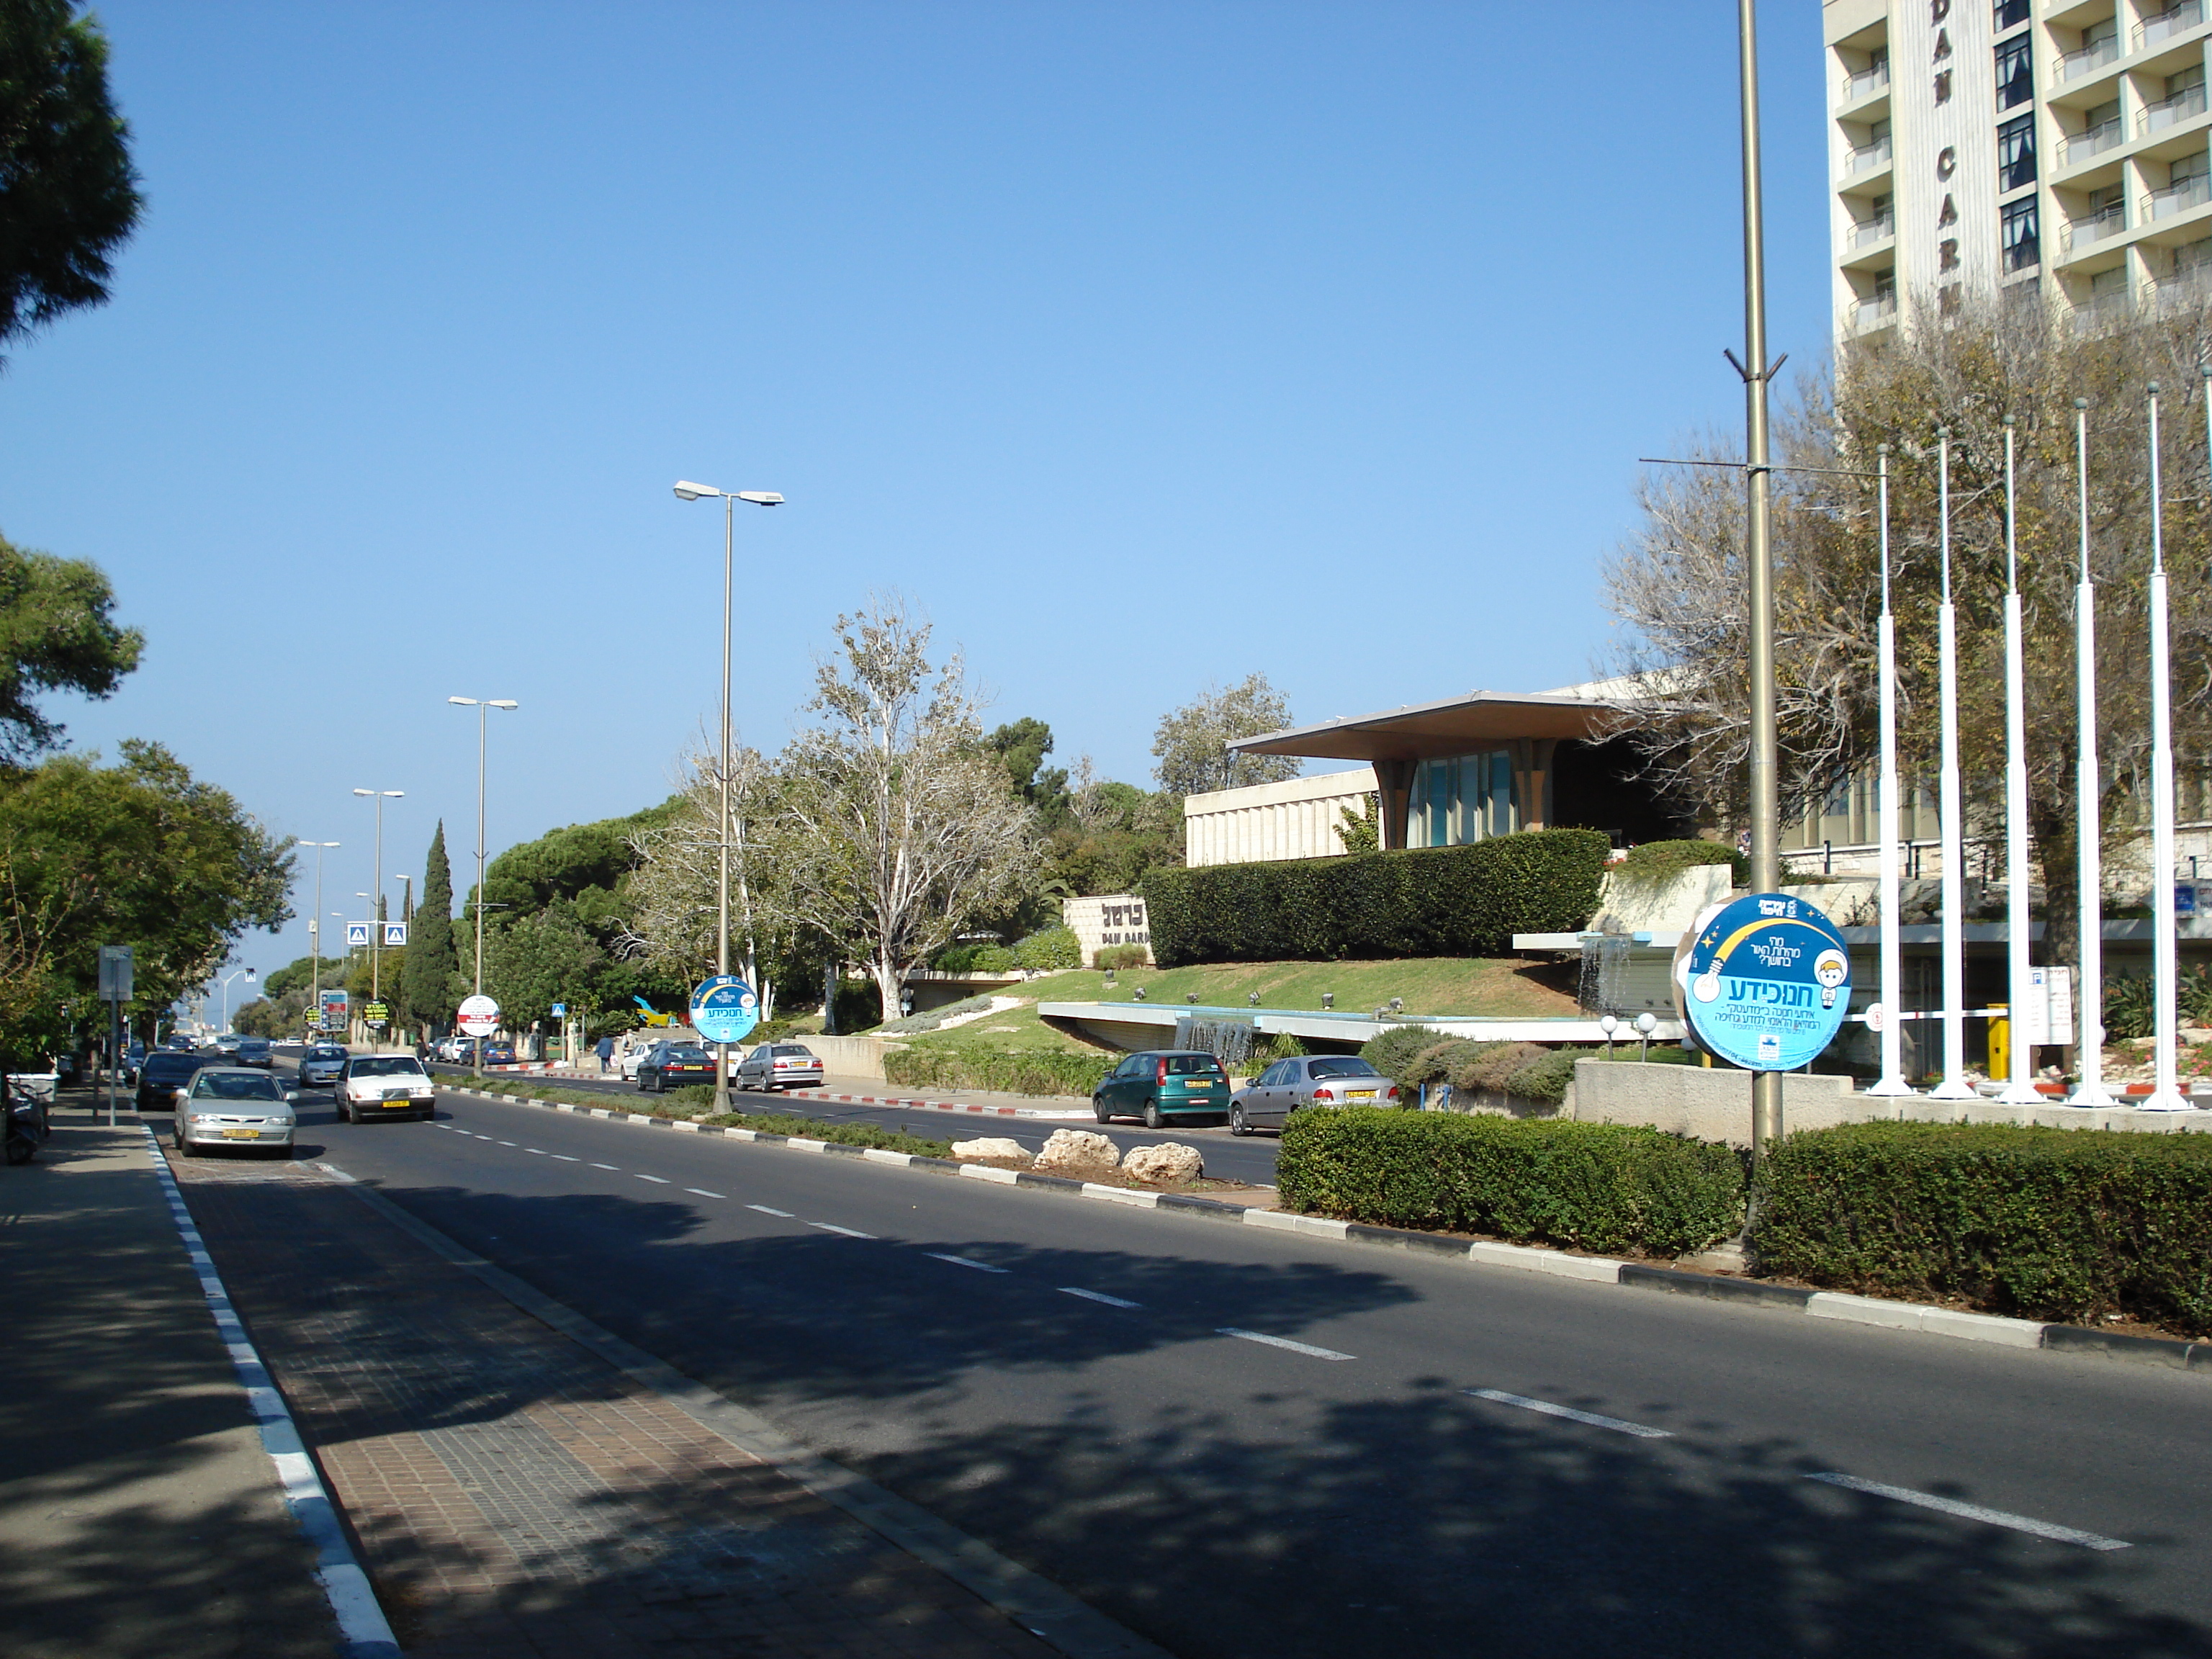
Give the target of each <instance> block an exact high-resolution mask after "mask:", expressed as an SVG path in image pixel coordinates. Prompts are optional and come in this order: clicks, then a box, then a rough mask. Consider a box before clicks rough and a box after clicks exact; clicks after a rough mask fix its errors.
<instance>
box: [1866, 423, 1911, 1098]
mask: <svg viewBox="0 0 2212 1659" xmlns="http://www.w3.org/2000/svg"><path fill="white" fill-rule="evenodd" d="M1875 453H1876V455H1877V456H1878V457H1879V465H1880V467H1881V472H1880V477H1881V483H1880V485H1879V487H1878V488H1879V490H1880V494H1881V635H1880V638H1881V802H1880V805H1879V811H1880V814H1881V817H1880V829H1879V833H1880V835H1881V1012H1882V1016H1883V1018H1882V1022H1881V1081H1880V1082H1879V1083H1876V1084H1875V1085H1874V1087H1872V1088H1871V1089H1869V1090H1868V1091H1867V1092H1868V1093H1869V1094H1870V1095H1909V1094H1911V1092H1912V1085H1911V1084H1909V1083H1907V1082H1906V1081H1905V1025H1904V1022H1903V1021H1902V1020H1901V1019H1899V1018H1898V1016H1899V1014H1900V1013H1902V1012H1904V1007H1903V1004H1904V1000H1905V969H1904V964H1903V963H1901V962H1900V961H1899V952H1898V937H1897V930H1898V902H1897V883H1898V874H1899V872H1898V857H1897V841H1898V832H1899V810H1898V809H1899V805H1900V803H1899V800H1898V793H1897V618H1896V617H1894V616H1893V615H1892V614H1891V613H1890V608H1889V446H1888V445H1887V444H1883V445H1881V447H1880V448H1879V449H1877V450H1876V452H1875Z"/></svg>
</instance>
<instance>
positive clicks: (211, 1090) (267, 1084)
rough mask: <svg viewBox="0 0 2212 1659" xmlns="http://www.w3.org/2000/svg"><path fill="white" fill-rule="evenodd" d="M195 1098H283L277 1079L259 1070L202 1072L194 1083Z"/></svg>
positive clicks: (193, 1093)
mask: <svg viewBox="0 0 2212 1659" xmlns="http://www.w3.org/2000/svg"><path fill="white" fill-rule="evenodd" d="M192 1098H193V1099H194V1100H282V1099H283V1098H284V1096H283V1092H282V1091H280V1090H278V1088H277V1087H276V1079H275V1078H273V1077H264V1076H262V1075H261V1073H258V1072H202V1073H200V1074H199V1076H198V1077H197V1079H194V1081H193V1083H192Z"/></svg>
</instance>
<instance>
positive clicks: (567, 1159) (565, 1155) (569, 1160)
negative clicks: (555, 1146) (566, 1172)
mask: <svg viewBox="0 0 2212 1659" xmlns="http://www.w3.org/2000/svg"><path fill="white" fill-rule="evenodd" d="M545 1156H546V1157H548V1158H559V1159H560V1160H561V1161H562V1163H563V1164H575V1163H579V1162H580V1161H581V1160H580V1159H577V1158H571V1157H569V1156H568V1153H566V1152H548V1153H546V1155H545Z"/></svg>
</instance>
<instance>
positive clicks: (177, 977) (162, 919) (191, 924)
mask: <svg viewBox="0 0 2212 1659" xmlns="http://www.w3.org/2000/svg"><path fill="white" fill-rule="evenodd" d="M99 758H100V757H98V756H97V755H58V756H55V757H52V759H49V760H47V761H46V762H44V763H41V764H40V765H39V766H37V767H34V768H32V769H28V770H27V771H21V772H15V773H12V774H0V845H5V846H8V847H9V848H12V849H13V852H14V855H15V878H16V882H17V884H18V899H19V902H21V903H23V904H26V905H28V906H31V907H33V908H35V907H36V906H37V905H38V904H39V903H40V902H41V901H42V900H43V899H44V898H45V897H46V896H49V895H53V894H58V893H63V892H66V891H69V890H71V889H72V886H73V885H74V886H75V887H76V888H77V889H79V890H82V895H83V897H82V902H79V903H77V904H76V907H75V908H74V910H73V915H72V920H71V922H70V927H68V929H67V931H66V934H65V936H64V938H63V939H61V940H59V941H58V949H57V951H56V969H57V972H58V975H60V977H61V980H62V982H63V985H64V988H65V989H66V990H67V991H69V992H71V993H75V994H79V995H88V994H90V993H91V992H92V991H94V990H95V989H96V988H97V986H98V980H99V946H100V945H103V944H114V945H132V946H134V947H135V952H136V982H137V994H138V1004H139V1006H142V1007H145V1008H149V1009H156V1010H158V1009H160V1008H162V1007H166V1006H167V1005H168V1004H169V1003H171V1002H173V1001H174V1000H177V999H178V998H179V997H181V996H184V995H185V994H187V993H190V992H192V991H195V990H197V988H198V987H200V986H201V985H202V984H204V983H205V981H206V980H207V978H208V976H209V975H210V974H211V973H212V972H213V971H214V970H215V969H216V966H217V964H219V963H221V962H222V960H223V959H224V958H225V957H227V956H228V954H229V953H230V950H231V947H232V946H233V945H235V944H236V943H237V942H238V940H239V939H242V938H243V937H244V936H245V935H246V933H247V932H248V931H250V930H252V929H253V928H257V927H265V928H268V929H270V930H271V931H274V930H275V929H276V928H278V927H282V926H283V924H284V923H285V922H286V921H289V920H290V918H291V915H292V911H291V907H290V905H289V903H288V902H287V896H288V894H289V890H290V887H291V884H292V876H293V867H292V866H293V860H292V856H291V853H290V850H289V849H290V847H291V842H290V841H289V839H288V840H283V841H280V840H277V839H276V838H275V837H273V836H270V834H269V833H268V831H267V830H265V829H263V828H262V827H261V825H260V824H259V823H257V822H256V821H255V820H254V819H253V818H252V817H251V816H249V815H248V814H247V813H246V811H245V810H244V809H243V808H242V807H240V805H239V804H238V802H237V800H236V799H234V797H233V796H232V795H231V794H230V793H228V791H226V790H222V789H218V788H216V787H215V786H214V785H212V784H207V783H202V782H200V781H197V779H195V778H194V777H193V776H192V775H191V772H190V771H188V770H187V769H185V766H184V764H183V763H181V762H180V761H179V760H178V759H177V758H176V757H174V756H173V755H172V754H170V753H169V751H168V750H166V749H164V748H162V747H161V745H160V744H152V743H144V742H140V741H138V740H136V739H126V740H125V742H124V744H122V757H121V759H120V760H119V761H118V763H117V764H115V765H113V766H102V765H100V763H99Z"/></svg>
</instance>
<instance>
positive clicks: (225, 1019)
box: [222, 968, 253, 1031]
mask: <svg viewBox="0 0 2212 1659" xmlns="http://www.w3.org/2000/svg"><path fill="white" fill-rule="evenodd" d="M240 978H242V979H244V980H245V981H246V983H247V984H248V985H251V984H252V983H253V969H251V968H240V969H235V970H234V971H233V972H231V973H228V974H225V975H223V977H222V1029H223V1030H226V1031H228V1030H229V1029H230V982H231V981H233V980H234V979H240Z"/></svg>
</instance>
